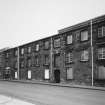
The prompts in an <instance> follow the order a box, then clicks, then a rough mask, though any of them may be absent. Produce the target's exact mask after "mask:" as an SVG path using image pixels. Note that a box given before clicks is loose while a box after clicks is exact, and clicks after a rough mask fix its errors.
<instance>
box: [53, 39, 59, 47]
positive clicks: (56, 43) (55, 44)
mask: <svg viewBox="0 0 105 105" xmlns="http://www.w3.org/2000/svg"><path fill="white" fill-rule="evenodd" d="M54 47H55V48H56V47H60V38H58V39H55V40H54Z"/></svg>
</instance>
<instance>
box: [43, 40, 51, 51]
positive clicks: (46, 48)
mask: <svg viewBox="0 0 105 105" xmlns="http://www.w3.org/2000/svg"><path fill="white" fill-rule="evenodd" d="M46 43H47V45H46ZM46 46H47V47H46ZM49 47H50V42H49V40H46V41H44V49H45V50H48V49H49Z"/></svg>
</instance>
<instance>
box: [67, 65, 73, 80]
mask: <svg viewBox="0 0 105 105" xmlns="http://www.w3.org/2000/svg"><path fill="white" fill-rule="evenodd" d="M67 79H73V68H72V67H69V68H67Z"/></svg>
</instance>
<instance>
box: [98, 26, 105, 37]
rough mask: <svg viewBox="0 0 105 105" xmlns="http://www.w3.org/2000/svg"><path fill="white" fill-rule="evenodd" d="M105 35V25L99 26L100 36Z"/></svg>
mask: <svg viewBox="0 0 105 105" xmlns="http://www.w3.org/2000/svg"><path fill="white" fill-rule="evenodd" d="M104 36H105V26H102V27H100V28H98V37H104Z"/></svg>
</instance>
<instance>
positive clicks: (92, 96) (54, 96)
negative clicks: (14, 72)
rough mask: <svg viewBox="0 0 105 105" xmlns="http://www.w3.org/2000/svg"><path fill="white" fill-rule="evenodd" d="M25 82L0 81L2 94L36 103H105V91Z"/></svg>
mask: <svg viewBox="0 0 105 105" xmlns="http://www.w3.org/2000/svg"><path fill="white" fill-rule="evenodd" d="M23 82H24V81H23ZM23 82H20V81H18V82H16V81H15V82H11V81H0V94H1V95H5V96H10V97H12V98H15V99H19V100H22V101H26V102H29V103H32V104H35V105H105V91H100V90H90V89H80V88H71V87H61V86H60V85H58V86H55V85H45V84H42V83H40V84H39V82H38V81H37V82H38V83H37V84H36V83H35V81H33V82H34V83H31V82H30V81H27V83H26V82H24V83H23ZM40 82H41V81H40ZM59 86H60V87H59ZM23 105H24V104H23Z"/></svg>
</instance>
